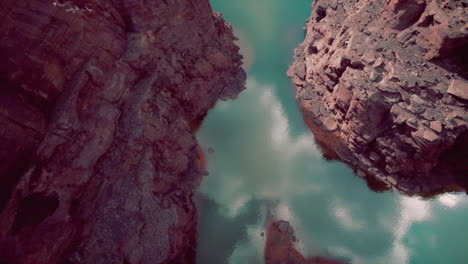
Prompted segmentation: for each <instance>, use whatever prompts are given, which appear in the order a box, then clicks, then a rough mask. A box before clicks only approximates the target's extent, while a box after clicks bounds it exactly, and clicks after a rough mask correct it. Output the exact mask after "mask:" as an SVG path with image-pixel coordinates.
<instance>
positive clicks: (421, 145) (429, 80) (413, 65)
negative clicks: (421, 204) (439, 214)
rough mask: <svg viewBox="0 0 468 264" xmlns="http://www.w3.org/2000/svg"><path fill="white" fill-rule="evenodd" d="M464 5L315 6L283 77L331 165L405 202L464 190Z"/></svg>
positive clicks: (336, 1)
mask: <svg viewBox="0 0 468 264" xmlns="http://www.w3.org/2000/svg"><path fill="white" fill-rule="evenodd" d="M467 5H468V2H467V1H465V0H462V1H450V0H449V1H447V0H386V1H384V0H378V1H370V0H361V1H359V0H351V1H349V0H347V1H341V0H326V1H325V0H316V1H314V3H313V13H312V17H311V18H310V19H309V20H308V23H307V33H306V37H305V40H304V42H303V43H302V44H301V45H300V46H299V47H298V48H297V49H296V52H295V62H294V64H293V65H292V66H291V67H290V70H289V72H288V74H289V76H290V77H291V79H292V81H293V83H294V85H295V91H296V95H297V99H298V101H299V104H300V106H301V108H302V111H303V114H304V119H305V121H306V123H307V124H308V126H309V127H310V129H311V130H312V131H313V132H314V134H315V136H316V139H317V141H318V143H319V144H320V145H321V146H322V147H323V148H324V151H325V153H326V154H327V155H328V157H329V158H332V159H338V160H342V161H344V162H346V163H347V164H349V165H351V166H352V167H353V168H354V169H355V171H356V173H357V174H358V175H359V176H361V177H367V178H368V179H372V180H378V182H383V183H385V184H386V185H387V187H390V186H393V187H394V188H397V189H399V190H400V191H402V192H404V193H408V194H412V193H431V192H437V191H442V190H460V189H461V188H464V189H465V190H466V189H467V187H468V167H467V164H468V132H467V131H468V129H467V127H468V125H467V124H468V122H467V121H468V81H467V78H468V50H467V47H468V24H467V23H468V7H467ZM460 187H461V188H460Z"/></svg>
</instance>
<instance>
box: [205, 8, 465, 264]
mask: <svg viewBox="0 0 468 264" xmlns="http://www.w3.org/2000/svg"><path fill="white" fill-rule="evenodd" d="M212 5H213V9H214V10H216V11H220V12H222V13H223V15H224V17H225V18H226V20H228V21H230V22H231V23H232V24H233V25H234V27H235V28H236V29H237V30H239V31H240V32H241V33H240V34H241V35H243V37H242V40H243V41H244V42H245V41H248V42H249V43H250V45H251V48H252V50H253V57H254V64H253V66H252V68H251V69H250V70H249V71H248V76H249V80H248V84H247V87H248V88H247V90H246V91H244V92H243V93H242V94H241V95H240V96H239V98H238V99H237V100H235V101H229V102H224V103H220V104H218V105H217V107H216V108H215V109H214V110H213V111H211V112H210V113H209V115H208V117H207V119H206V120H205V122H204V124H203V126H202V128H201V129H200V131H199V133H198V140H199V142H200V144H201V146H202V147H203V149H204V150H205V153H206V154H207V159H208V171H209V172H210V175H209V176H206V177H205V179H204V180H203V183H202V185H201V187H200V191H199V193H200V195H199V198H198V205H199V241H198V256H197V259H198V263H199V264H211V263H214V264H218V263H231V264H237V263H239V264H246V263H252V264H256V263H263V246H264V242H265V241H264V238H263V237H262V236H261V235H260V233H261V232H262V231H264V229H265V226H264V221H265V217H266V216H267V215H268V214H274V215H275V216H276V217H278V218H280V219H285V220H289V221H290V222H291V223H292V225H293V226H294V228H295V229H296V233H297V235H298V238H299V243H298V247H299V248H300V250H301V251H302V252H303V253H304V254H305V255H331V256H337V257H343V258H346V259H349V260H350V261H351V263H354V264H359V263H364V264H378V263H385V264H387V263H388V264H406V263H411V264H413V263H414V264H419V263H420V264H441V263H468V229H467V228H466V223H467V221H468V199H467V198H468V197H467V196H466V195H462V194H446V195H444V196H441V197H438V198H436V199H433V200H430V201H427V200H421V199H418V198H411V197H404V196H401V195H399V194H398V193H395V192H386V193H374V192H372V191H370V190H369V189H368V187H367V185H366V183H365V182H364V181H363V180H361V179H359V178H358V177H356V176H354V175H353V173H352V171H351V170H350V169H349V168H347V167H346V166H345V165H343V164H341V163H337V162H332V163H330V162H327V161H325V160H323V159H322V158H321V154H320V152H319V150H318V149H317V148H316V146H315V144H314V141H313V137H312V135H311V133H310V132H309V131H308V130H307V129H306V127H305V126H304V124H303V121H302V118H301V116H300V113H299V110H298V108H297V106H296V103H295V101H294V96H293V92H292V87H291V85H290V82H289V79H288V78H287V77H286V75H285V72H286V70H287V67H288V66H289V64H290V63H291V60H292V51H293V49H294V47H295V46H297V44H298V43H300V42H301V40H302V38H303V35H304V32H303V30H302V27H303V26H304V25H305V20H306V19H307V17H308V16H309V14H310V1H309V0H294V1H286V0H234V1H227V0H212ZM247 53H248V52H247ZM249 57H250V59H251V57H252V56H249ZM209 147H212V148H213V149H214V150H215V152H214V153H211V154H210V153H208V151H207V149H208V148H209Z"/></svg>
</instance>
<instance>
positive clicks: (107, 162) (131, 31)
mask: <svg viewBox="0 0 468 264" xmlns="http://www.w3.org/2000/svg"><path fill="white" fill-rule="evenodd" d="M0 13H1V17H0V22H1V23H0V39H1V42H0V57H1V58H2V63H1V64H0V145H1V148H0V160H1V163H0V226H1V228H0V262H1V263H10V264H13V263H18V264H28V263H31V264H32V263H34V264H42V263H43V264H46V263H47V264H51V263H69V264H77V263H94V264H99V263H102V264H108V263H151V264H153V263H169V262H171V263H192V262H193V261H194V259H193V257H194V254H195V253H194V248H195V244H196V230H195V228H196V219H197V217H196V208H195V206H194V204H193V202H192V192H193V190H194V188H196V187H197V186H198V184H199V181H200V177H201V174H202V173H203V172H204V170H205V166H204V161H203V157H202V155H203V153H202V152H201V151H199V149H200V148H198V147H197V142H196V140H195V137H194V135H193V133H194V132H195V130H196V128H197V126H198V125H199V124H200V123H201V121H202V120H203V118H204V116H205V115H206V113H207V111H208V110H209V109H210V108H212V107H213V106H214V105H215V103H216V101H217V100H219V99H228V98H233V97H235V96H236V95H237V94H238V93H239V92H240V91H241V90H242V89H243V86H244V81H245V73H244V72H243V70H242V69H241V67H240V64H241V57H240V55H239V54H238V47H237V46H235V45H234V36H233V34H232V29H231V27H230V26H229V25H228V24H227V23H226V22H224V21H223V19H222V18H221V16H220V15H219V14H217V13H213V12H212V10H211V8H210V5H209V2H208V0H200V1H131V0H121V1H104V0H93V1H91V0H90V1H72V0H70V1H52V0H46V1H44V0H28V1H16V0H4V1H2V2H1V3H0ZM200 159H202V160H201V161H200Z"/></svg>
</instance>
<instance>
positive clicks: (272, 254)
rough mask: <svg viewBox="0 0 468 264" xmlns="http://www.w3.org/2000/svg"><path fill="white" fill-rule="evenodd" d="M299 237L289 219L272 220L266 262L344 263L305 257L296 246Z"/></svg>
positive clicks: (269, 226) (266, 249) (303, 263)
mask: <svg viewBox="0 0 468 264" xmlns="http://www.w3.org/2000/svg"><path fill="white" fill-rule="evenodd" d="M296 242H297V238H296V236H295V235H294V229H293V227H292V226H291V225H290V224H289V222H287V221H283V220H279V221H277V220H273V219H272V220H271V221H270V223H269V224H268V230H267V240H266V245H265V264H282V263H289V264H344V263H345V262H344V261H341V260H336V259H331V258H325V257H321V256H315V257H304V256H303V255H302V254H301V253H300V252H299V251H298V250H297V249H296V247H295V243H296Z"/></svg>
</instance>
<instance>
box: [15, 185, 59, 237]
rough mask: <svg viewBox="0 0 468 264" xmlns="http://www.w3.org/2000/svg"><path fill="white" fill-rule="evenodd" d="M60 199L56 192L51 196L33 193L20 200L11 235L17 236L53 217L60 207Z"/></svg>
mask: <svg viewBox="0 0 468 264" xmlns="http://www.w3.org/2000/svg"><path fill="white" fill-rule="evenodd" d="M59 203H60V202H59V197H58V194H57V193H56V192H52V193H51V194H49V195H46V194H44V193H33V194H30V195H28V196H26V197H23V198H20V200H19V202H18V209H17V211H16V216H15V220H14V222H13V225H12V228H11V230H10V231H11V234H12V235H16V234H18V233H19V232H21V230H22V229H23V228H25V227H27V226H29V227H35V226H37V225H39V224H40V223H41V222H42V221H44V219H46V218H47V217H49V216H51V215H52V214H53V213H54V212H55V210H56V209H57V208H58V206H59Z"/></svg>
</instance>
